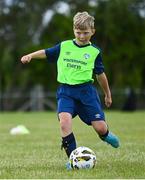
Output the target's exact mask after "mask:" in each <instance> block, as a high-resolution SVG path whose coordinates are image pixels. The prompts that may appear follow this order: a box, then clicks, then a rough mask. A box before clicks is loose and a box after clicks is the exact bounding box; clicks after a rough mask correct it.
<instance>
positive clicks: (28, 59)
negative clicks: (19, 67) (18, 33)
mask: <svg viewBox="0 0 145 180" xmlns="http://www.w3.org/2000/svg"><path fill="white" fill-rule="evenodd" d="M31 59H32V57H31V55H25V56H23V57H22V58H21V62H22V63H23V64H25V63H29V62H30V61H31Z"/></svg>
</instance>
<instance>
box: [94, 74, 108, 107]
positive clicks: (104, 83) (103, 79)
mask: <svg viewBox="0 0 145 180" xmlns="http://www.w3.org/2000/svg"><path fill="white" fill-rule="evenodd" d="M96 77H97V80H98V82H99V84H100V86H101V88H102V89H103V92H104V94H105V105H106V106H107V107H110V106H111V104H112V97H111V92H110V88H109V84H108V80H107V77H106V75H105V73H104V72H103V73H101V74H100V75H97V76H96Z"/></svg>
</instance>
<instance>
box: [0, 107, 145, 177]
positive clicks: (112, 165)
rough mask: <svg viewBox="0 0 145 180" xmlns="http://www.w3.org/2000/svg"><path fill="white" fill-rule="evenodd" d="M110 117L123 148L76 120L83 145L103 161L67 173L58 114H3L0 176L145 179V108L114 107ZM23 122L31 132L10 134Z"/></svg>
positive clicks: (75, 130) (0, 116)
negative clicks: (126, 109) (116, 109)
mask: <svg viewBox="0 0 145 180" xmlns="http://www.w3.org/2000/svg"><path fill="white" fill-rule="evenodd" d="M106 117H107V122H108V124H109V127H110V130H111V131H112V132H114V133H116V134H117V135H118V136H119V138H120V140H121V147H120V148H119V149H114V148H112V147H111V146H109V145H107V144H106V143H104V142H102V141H101V140H100V139H99V138H98V136H97V135H96V133H95V131H94V130H93V129H92V127H89V126H87V125H85V124H84V123H82V122H81V121H80V120H79V119H78V118H76V119H74V120H73V121H74V122H73V131H74V133H75V136H76V139H77V144H78V146H87V147H89V148H91V149H92V150H93V151H94V152H95V153H96V156H97V165H96V166H95V168H94V169H91V170H73V171H67V170H66V169H65V162H66V161H67V158H66V155H65V153H64V151H61V150H60V144H61V138H60V131H59V122H58V121H57V117H56V114H55V113H50V112H40V113H39V112H38V113H1V114H0V179H8V178H10V179H21V178H23V179H25V178H27V179H92V178H94V179H97V178H110V179H117V178H121V179H124V178H132V179H136V178H138V179H139V178H145V112H144V111H141V112H133V113H122V112H113V111H109V112H106ZM20 124H23V125H25V126H26V127H27V128H28V129H29V130H30V134H29V135H17V136H12V135H10V134H9V131H10V129H11V128H13V127H15V126H17V125H20Z"/></svg>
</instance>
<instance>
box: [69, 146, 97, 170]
mask: <svg viewBox="0 0 145 180" xmlns="http://www.w3.org/2000/svg"><path fill="white" fill-rule="evenodd" d="M69 161H70V164H71V167H72V169H91V168H94V167H95V164H96V155H95V153H94V152H93V151H92V150H91V149H90V148H88V147H84V146H82V147H78V148H76V149H75V150H73V151H72V153H71V154H70V157H69Z"/></svg>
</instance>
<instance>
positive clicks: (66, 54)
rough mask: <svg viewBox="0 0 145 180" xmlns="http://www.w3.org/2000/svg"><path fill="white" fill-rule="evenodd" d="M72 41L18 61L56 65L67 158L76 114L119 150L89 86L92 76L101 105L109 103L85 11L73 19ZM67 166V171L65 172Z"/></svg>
mask: <svg viewBox="0 0 145 180" xmlns="http://www.w3.org/2000/svg"><path fill="white" fill-rule="evenodd" d="M73 30H74V35H75V39H74V40H67V41H63V42H61V43H60V44H58V45H56V46H55V47H52V48H48V49H45V50H39V51H36V52H33V53H30V54H28V55H25V56H23V57H22V58H21V62H22V63H29V62H30V61H31V59H34V58H46V57H47V59H48V61H53V62H57V71H58V76H57V80H58V82H59V83H61V85H60V87H59V88H58V90H57V102H58V109H57V112H58V118H59V122H60V130H61V137H62V148H64V149H65V152H66V154H67V156H68V157H69V156H70V154H71V152H72V151H73V150H74V149H75V148H76V140H75V137H74V134H73V132H72V118H73V117H75V116H76V115H78V116H79V117H80V119H81V120H82V121H83V122H84V123H86V124H87V125H91V126H92V127H93V128H94V130H95V131H96V132H97V133H98V135H99V137H100V138H101V139H102V140H103V141H105V142H107V143H108V144H110V145H111V146H112V147H114V148H118V147H119V139H118V138H117V137H116V136H115V135H114V134H112V133H111V132H110V131H109V130H108V126H107V124H106V122H105V116H104V112H103V111H102V108H101V103H100V99H99V97H98V94H97V92H96V90H95V87H94V86H93V85H92V83H93V79H92V74H93V73H95V74H96V75H97V80H98V82H99V84H100V86H101V87H102V89H103V92H104V94H105V105H106V106H107V107H110V105H111V103H112V98H111V92H110V89H109V85H108V80H107V77H106V75H105V73H104V66H103V64H102V58H101V55H100V51H99V49H98V48H97V47H95V46H94V45H92V44H91V42H90V39H91V37H92V36H93V34H94V33H95V29H94V17H92V16H90V15H89V14H88V13H87V12H79V13H77V14H76V15H75V16H74V18H73ZM69 168H70V167H69V164H68V169H69Z"/></svg>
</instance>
